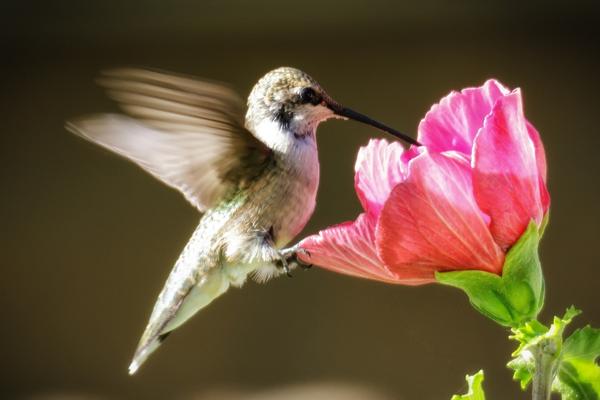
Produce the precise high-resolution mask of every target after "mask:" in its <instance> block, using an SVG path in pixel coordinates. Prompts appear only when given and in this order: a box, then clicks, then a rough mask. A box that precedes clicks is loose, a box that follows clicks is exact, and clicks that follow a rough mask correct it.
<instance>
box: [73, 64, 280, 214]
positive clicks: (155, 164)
mask: <svg viewBox="0 0 600 400" xmlns="http://www.w3.org/2000/svg"><path fill="white" fill-rule="evenodd" d="M99 81H100V83H101V85H103V86H104V87H105V88H106V89H107V90H108V93H109V95H110V97H112V98H113V99H114V100H116V101H117V102H118V104H119V106H120V107H121V109H122V110H123V111H124V112H125V113H126V114H128V115H119V114H100V115H95V116H90V117H84V118H81V119H78V120H74V121H71V122H69V123H68V124H67V127H68V128H69V130H71V131H73V132H75V133H76V134H78V135H80V136H82V137H84V138H85V139H88V140H90V141H92V142H94V143H96V144H99V145H100V146H103V147H105V148H107V149H109V150H111V151H113V152H115V153H117V154H119V155H121V156H123V157H125V158H127V159H129V160H131V161H133V162H135V163H136V164H138V165H139V166H140V167H142V168H143V169H144V170H146V171H148V172H149V173H150V174H152V175H153V176H155V177H156V178H158V179H160V180H161V181H163V182H164V183H166V184H167V185H169V186H171V187H174V188H177V189H179V190H180V191H181V192H182V193H183V194H184V196H185V197H186V198H187V200H188V201H189V202H190V203H192V204H193V205H194V206H196V207H197V208H198V209H199V210H200V211H205V210H206V209H208V208H210V207H211V206H213V205H214V204H215V203H216V202H218V201H219V200H220V199H221V198H222V197H223V196H225V195H227V194H228V193H229V192H230V191H231V190H232V189H234V188H236V187H238V186H239V185H243V184H245V183H246V182H245V181H243V180H242V179H246V180H247V179H252V177H253V176H255V175H256V174H258V173H260V171H261V170H262V169H263V168H264V166H265V165H266V163H267V162H269V160H270V155H271V152H270V150H269V149H268V148H267V147H266V146H265V145H264V144H263V143H262V142H260V141H259V140H258V139H257V138H256V137H254V136H253V135H252V134H251V133H250V132H249V131H248V130H247V129H245V128H244V126H243V102H242V100H241V99H240V98H239V96H238V95H237V94H236V93H235V92H234V91H233V90H232V89H230V88H228V87H227V86H224V85H222V84H218V83H214V82H208V81H203V80H199V79H193V78H188V77H183V76H177V75H173V74H167V73H161V72H154V71H150V70H143V69H120V70H113V71H108V72H107V73H105V74H104V76H103V77H102V78H101V79H100V80H99ZM242 171H243V172H242ZM242 177H243V178H242Z"/></svg>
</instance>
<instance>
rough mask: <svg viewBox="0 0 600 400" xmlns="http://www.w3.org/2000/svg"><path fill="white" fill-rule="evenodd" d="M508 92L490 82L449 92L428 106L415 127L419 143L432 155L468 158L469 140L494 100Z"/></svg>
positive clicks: (469, 150)
mask: <svg viewBox="0 0 600 400" xmlns="http://www.w3.org/2000/svg"><path fill="white" fill-rule="evenodd" d="M508 93H509V91H508V89H506V88H505V87H504V86H502V84H501V83H499V82H498V81H496V80H493V79H490V80H488V81H487V82H485V83H484V84H483V86H481V87H477V88H467V89H463V90H462V91H461V92H460V93H459V92H452V93H450V94H449V95H447V96H446V97H444V98H443V99H442V100H441V101H440V102H439V104H435V105H434V106H433V107H431V110H429V112H428V113H427V114H426V115H425V118H423V119H422V120H421V123H420V124H419V139H418V140H419V142H421V143H422V144H424V145H425V146H427V147H428V149H429V150H430V151H432V152H443V151H447V150H456V151H460V152H462V153H464V154H468V155H469V157H470V156H471V148H472V146H473V139H474V138H475V135H476V134H477V131H478V130H479V129H480V128H481V127H482V126H483V120H484V118H485V117H486V116H487V115H488V114H489V113H490V112H491V111H492V108H493V107H494V104H495V103H496V101H497V100H498V99H499V98H501V97H503V96H505V95H506V94H508Z"/></svg>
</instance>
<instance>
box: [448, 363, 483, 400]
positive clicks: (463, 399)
mask: <svg viewBox="0 0 600 400" xmlns="http://www.w3.org/2000/svg"><path fill="white" fill-rule="evenodd" d="M466 379H467V384H468V385H469V391H468V392H467V393H466V394H463V395H459V394H455V395H454V396H452V399H451V400H485V393H484V392H483V386H482V383H483V370H479V372H477V373H476V374H475V375H467V377H466Z"/></svg>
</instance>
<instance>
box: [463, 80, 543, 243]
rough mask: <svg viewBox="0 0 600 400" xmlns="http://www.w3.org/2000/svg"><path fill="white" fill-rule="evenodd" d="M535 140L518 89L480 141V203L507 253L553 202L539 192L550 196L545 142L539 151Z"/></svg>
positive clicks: (476, 175) (476, 152)
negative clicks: (547, 190) (546, 176)
mask: <svg viewBox="0 0 600 400" xmlns="http://www.w3.org/2000/svg"><path fill="white" fill-rule="evenodd" d="M531 134H532V131H531V129H530V126H529V125H528V123H527V121H526V120H525V116H524V114H523V106H522V102H521V92H520V91H519V90H518V89H517V90H515V91H513V92H512V93H511V94H510V95H508V96H505V97H504V98H502V99H500V100H498V102H497V103H496V106H495V107H494V110H493V112H492V113H491V114H490V115H489V116H488V117H487V118H486V120H485V122H484V125H483V128H482V129H481V132H480V133H479V135H478V136H477V138H476V139H475V145H474V148H473V168H474V171H473V186H474V193H475V197H476V199H477V203H478V204H479V206H480V208H481V209H482V210H483V211H484V212H485V213H487V214H488V215H489V216H490V217H491V225H490V229H491V231H492V234H493V236H494V238H495V240H496V242H497V243H498V244H499V245H500V246H502V247H503V248H504V249H506V248H508V247H510V246H511V245H512V244H514V243H515V242H516V241H517V239H518V238H519V237H520V236H521V234H522V233H523V232H524V231H525V228H527V225H528V224H529V222H530V221H531V220H532V219H533V220H535V221H536V222H537V223H538V224H539V223H540V222H541V221H542V218H543V215H544V204H543V202H546V203H547V202H548V201H549V196H547V193H541V192H540V189H541V187H543V189H544V190H545V184H543V183H542V182H543V175H544V173H545V161H541V155H542V154H543V150H539V149H540V146H541V142H539V143H538V144H537V146H536V143H535V140H536V139H535V138H534V140H532V137H531ZM534 137H535V136H534ZM536 147H537V149H536ZM536 150H537V151H536ZM540 168H541V169H542V171H539V169H540Z"/></svg>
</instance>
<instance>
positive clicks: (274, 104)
mask: <svg viewBox="0 0 600 400" xmlns="http://www.w3.org/2000/svg"><path fill="white" fill-rule="evenodd" d="M329 118H342V119H353V120H356V121H359V122H362V123H365V124H368V125H371V126H374V127H376V128H378V129H380V130H383V131H385V132H388V133H390V134H392V135H394V136H396V137H398V138H400V139H403V140H405V141H407V142H409V143H412V144H417V145H418V144H419V143H418V142H416V141H415V140H414V139H412V138H411V137H409V136H407V135H405V134H403V133H400V132H398V131H396V130H394V129H392V128H390V127H388V126H386V125H383V124H382V123H380V122H377V121H375V120H372V119H371V118H369V117H367V116H365V115H363V114H360V113H357V112H356V111H352V110H350V109H349V108H346V107H343V106H342V105H340V104H339V103H338V102H336V101H334V100H333V99H332V98H331V97H330V96H329V95H328V94H327V92H325V90H324V89H323V88H322V87H321V85H319V84H318V83H317V81H315V80H314V79H313V78H311V77H310V76H309V75H308V74H306V73H305V72H302V71H300V70H298V69H296V68H291V67H280V68H277V69H275V70H273V71H271V72H269V73H267V74H266V75H265V76H263V77H262V78H261V79H260V80H259V81H258V82H257V83H256V85H254V88H253V89H252V92H251V93H250V96H249V97H248V111H247V113H246V124H247V126H248V128H250V129H252V130H253V131H254V132H255V133H256V134H259V135H260V134H261V133H262V132H259V131H261V130H260V129H258V127H259V125H261V124H267V125H271V126H272V125H273V124H275V126H276V127H277V128H278V129H277V131H279V132H281V133H283V134H288V135H290V134H293V135H295V136H296V137H303V136H306V135H310V136H312V135H313V134H314V132H315V130H316V128H317V126H318V125H319V123H320V122H322V121H325V120H327V119H329ZM269 131H270V130H269ZM263 139H267V138H263ZM270 139H272V138H270Z"/></svg>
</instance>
